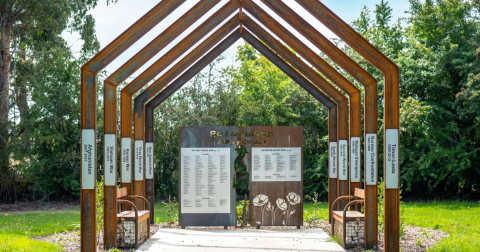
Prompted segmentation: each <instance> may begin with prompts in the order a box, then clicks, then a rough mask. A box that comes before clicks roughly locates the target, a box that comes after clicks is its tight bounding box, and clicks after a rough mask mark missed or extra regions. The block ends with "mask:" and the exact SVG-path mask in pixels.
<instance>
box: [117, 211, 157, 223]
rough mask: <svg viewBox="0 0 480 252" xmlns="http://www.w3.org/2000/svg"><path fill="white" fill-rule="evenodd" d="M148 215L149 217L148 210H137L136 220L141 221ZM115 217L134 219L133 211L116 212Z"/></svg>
mask: <svg viewBox="0 0 480 252" xmlns="http://www.w3.org/2000/svg"><path fill="white" fill-rule="evenodd" d="M148 217H150V211H145V210H143V211H138V222H142V221H143V220H145V219H147V218H148ZM117 218H123V219H125V220H127V221H135V211H123V212H121V213H118V214H117Z"/></svg>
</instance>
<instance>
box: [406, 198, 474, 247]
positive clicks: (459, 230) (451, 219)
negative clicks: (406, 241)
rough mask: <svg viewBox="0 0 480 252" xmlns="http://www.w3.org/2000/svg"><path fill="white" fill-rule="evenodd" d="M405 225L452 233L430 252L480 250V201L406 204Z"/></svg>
mask: <svg viewBox="0 0 480 252" xmlns="http://www.w3.org/2000/svg"><path fill="white" fill-rule="evenodd" d="M405 222H406V224H408V225H414V226H419V227H428V228H432V229H438V230H442V231H445V232H447V233H448V234H450V236H449V237H447V238H445V239H443V240H442V241H441V242H439V243H437V244H436V245H435V246H434V247H433V248H431V249H429V250H428V251H434V252H437V251H457V252H460V251H480V202H464V201H441V202H428V203H406V207H405Z"/></svg>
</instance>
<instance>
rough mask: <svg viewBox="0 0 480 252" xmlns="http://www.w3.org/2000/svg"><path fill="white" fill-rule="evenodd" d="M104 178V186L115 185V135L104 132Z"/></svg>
mask: <svg viewBox="0 0 480 252" xmlns="http://www.w3.org/2000/svg"><path fill="white" fill-rule="evenodd" d="M104 138H105V141H104V153H103V158H104V160H103V161H104V167H105V168H104V179H105V185H106V186H116V185H117V181H116V180H117V136H116V135H115V134H105V136H104Z"/></svg>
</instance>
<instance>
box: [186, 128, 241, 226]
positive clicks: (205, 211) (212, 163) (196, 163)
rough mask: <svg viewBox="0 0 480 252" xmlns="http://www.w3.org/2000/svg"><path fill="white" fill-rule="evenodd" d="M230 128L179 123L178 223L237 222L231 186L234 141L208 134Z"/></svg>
mask: <svg viewBox="0 0 480 252" xmlns="http://www.w3.org/2000/svg"><path fill="white" fill-rule="evenodd" d="M229 128H231V127H180V129H179V140H180V141H179V149H180V150H179V163H180V171H179V173H180V174H179V190H178V191H179V199H178V202H179V225H180V226H236V225H237V211H236V202H235V199H236V194H235V190H234V189H233V174H234V161H235V158H236V156H237V151H236V150H235V149H236V142H235V143H233V144H231V143H230V142H229V143H222V142H219V141H217V140H218V139H217V138H215V137H211V135H210V134H211V132H224V133H225V132H228V129H229Z"/></svg>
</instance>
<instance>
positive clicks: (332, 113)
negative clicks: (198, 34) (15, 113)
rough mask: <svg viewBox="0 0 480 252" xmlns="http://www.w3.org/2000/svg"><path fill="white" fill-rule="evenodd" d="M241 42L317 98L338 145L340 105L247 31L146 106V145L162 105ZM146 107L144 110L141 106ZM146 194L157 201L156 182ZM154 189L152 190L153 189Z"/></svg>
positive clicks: (331, 135)
mask: <svg viewBox="0 0 480 252" xmlns="http://www.w3.org/2000/svg"><path fill="white" fill-rule="evenodd" d="M234 33H239V30H238V29H237V30H235V31H234ZM239 38H243V39H245V40H246V41H247V42H248V43H250V44H251V45H252V46H253V47H254V48H255V49H257V50H258V51H259V52H260V53H262V54H263V55H264V56H265V57H266V58H267V59H269V60H270V61H271V62H273V63H274V64H275V65H276V66H277V67H278V68H279V69H281V70H282V71H283V72H284V73H285V74H287V75H288V76H289V77H290V78H291V79H292V80H294V81H295V82H296V83H297V84H299V85H300V86H301V87H302V88H304V89H305V90H306V91H307V92H309V93H310V94H311V95H312V96H313V97H315V98H316V99H317V100H318V101H319V102H320V103H322V104H323V105H324V106H326V107H327V109H328V116H329V126H328V138H329V141H336V139H337V105H336V104H335V103H334V102H333V101H332V100H331V99H330V98H328V97H327V96H325V95H324V94H323V93H322V92H321V91H319V90H318V89H317V88H316V87H315V86H314V85H312V84H311V83H310V82H309V81H307V80H306V79H305V78H304V77H303V76H301V75H300V74H299V73H298V72H297V71H296V70H294V69H293V68H292V67H291V66H289V65H288V64H287V63H285V62H284V61H283V60H282V59H280V57H278V56H277V55H276V54H275V53H274V52H273V51H271V50H270V49H269V48H268V47H266V46H265V45H264V44H263V43H262V42H260V41H259V40H257V39H255V38H254V37H253V36H252V35H250V34H249V32H248V31H245V30H244V31H243V32H242V35H236V36H230V37H228V38H227V39H225V40H224V41H223V42H222V43H220V44H219V45H217V46H216V47H215V48H213V49H212V50H211V51H210V52H209V53H208V54H207V55H205V56H203V57H202V58H201V59H200V60H198V62H197V63H195V64H194V65H192V66H191V67H190V68H189V69H188V70H187V71H185V72H184V73H183V74H182V75H181V76H179V77H178V78H177V79H176V80H175V81H173V82H172V83H171V84H170V85H168V86H167V87H165V89H163V90H162V91H161V92H160V93H159V94H157V95H156V96H155V97H154V98H152V99H151V100H150V101H149V102H148V103H147V104H145V105H144V113H145V141H146V143H151V144H152V146H153V142H154V136H153V135H154V113H153V111H154V109H155V108H156V107H158V106H159V105H160V104H162V103H163V102H164V101H165V100H166V99H167V98H168V97H170V96H171V95H172V94H173V93H175V92H176V91H177V90H178V89H180V88H181V87H182V86H183V85H184V84H185V83H187V82H188V81H189V80H190V79H191V78H193V77H194V76H195V75H196V74H197V73H198V72H200V71H201V70H202V69H203V68H205V67H206V66H207V65H208V64H210V63H211V62H212V61H213V60H214V59H215V58H217V57H218V56H219V55H220V54H221V53H222V52H224V50H225V49H227V48H228V47H230V46H231V45H232V44H233V43H235V42H236V41H237V40H238V39H239ZM142 107H143V106H142ZM146 181H147V190H146V192H145V193H146V197H147V199H148V198H152V199H153V198H154V197H153V194H154V191H153V190H148V188H149V184H150V183H151V184H153V179H150V180H149V179H147V180H146ZM333 183H336V180H333ZM150 188H152V189H153V187H150ZM332 190H333V192H331V193H332V195H336V192H335V191H336V187H333V188H332Z"/></svg>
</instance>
